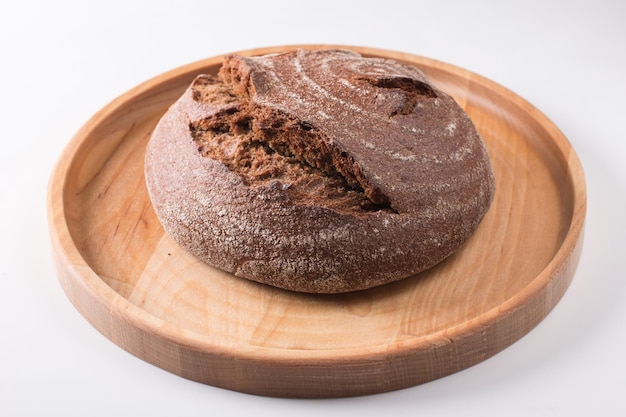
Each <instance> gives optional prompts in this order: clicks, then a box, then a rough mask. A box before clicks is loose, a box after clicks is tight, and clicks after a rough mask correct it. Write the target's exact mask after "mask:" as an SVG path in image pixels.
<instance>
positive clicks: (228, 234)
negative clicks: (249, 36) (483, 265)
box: [145, 50, 495, 293]
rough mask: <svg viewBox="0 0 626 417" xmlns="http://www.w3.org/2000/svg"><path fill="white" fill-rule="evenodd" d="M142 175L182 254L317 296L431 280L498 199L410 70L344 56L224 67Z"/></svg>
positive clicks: (486, 164)
mask: <svg viewBox="0 0 626 417" xmlns="http://www.w3.org/2000/svg"><path fill="white" fill-rule="evenodd" d="M145 174H146V183H147V186H148V191H149V194H150V198H151V200H152V203H153V206H154V209H155V211H156V213H157V215H158V217H159V219H160V221H161V223H162V224H163V227H164V228H165V230H166V232H167V233H169V234H170V235H171V236H172V237H173V238H174V239H175V240H176V241H177V242H178V244H180V245H181V246H182V247H183V248H185V249H186V250H188V251H189V252H190V253H192V254H193V255H195V256H196V257H198V258H199V259H201V260H202V261H205V262H206V263H208V264H210V265H213V266H215V267H218V268H220V269H223V270H225V271H228V272H230V273H232V274H234V275H235V276H237V277H242V278H246V279H250V280H253V281H257V282H261V283H265V284H269V285H273V286H277V287H280V288H284V289H289V290H294V291H301V292H311V293H337V292H346V291H354V290H361V289H366V288H370V287H374V286H377V285H381V284H384V283H388V282H391V281H396V280H399V279H403V278H406V277H408V276H411V275H414V274H416V273H418V272H420V271H423V270H425V269H427V268H430V267H432V266H433V265H435V264H437V263H438V262H440V261H441V260H443V259H444V258H446V257H447V256H449V255H450V254H452V253H453V252H455V251H456V250H457V249H459V248H460V247H461V245H463V243H464V242H466V241H467V240H468V239H469V238H470V236H471V235H472V234H473V232H474V231H475V229H476V228H477V226H478V224H479V223H480V221H481V219H482V218H483V216H484V215H485V214H486V212H487V210H488V208H489V206H490V204H491V201H492V199H493V195H494V190H495V185H494V176H493V171H492V167H491V163H490V160H489V156H488V154H487V151H486V148H485V146H484V143H483V141H482V139H481V137H480V136H479V134H478V132H477V131H476V128H475V127H474V125H473V124H472V122H471V120H470V119H469V117H468V116H467V114H466V113H465V112H464V111H463V110H462V109H461V107H460V106H459V105H458V104H457V103H456V102H455V101H454V100H453V99H452V98H451V97H450V96H448V95H446V94H445V93H444V92H443V91H441V90H439V89H438V88H437V87H436V86H435V85H433V84H432V83H431V82H430V81H429V80H428V79H427V78H426V77H425V75H424V74H423V73H422V72H421V71H420V70H419V69H417V68H416V67H414V66H411V65H408V64H404V63H401V62H396V61H391V60H387V59H381V58H366V57H362V56H361V55H359V54H357V53H355V52H351V51H343V50H314V51H308V50H297V51H292V52H286V53H280V54H271V55H265V56H258V57H242V56H237V55H232V56H227V57H225V60H224V64H223V66H222V68H221V69H220V71H219V74H218V75H217V76H215V75H199V76H198V77H197V78H196V79H195V80H194V81H193V83H192V84H191V86H190V87H189V88H188V89H187V90H186V91H185V93H184V94H183V95H182V97H181V98H180V99H179V100H178V101H177V102H176V103H175V104H174V105H173V106H172V107H171V108H170V109H169V110H168V111H167V112H166V114H165V115H164V116H163V118H162V119H161V121H160V122H159V124H158V125H157V127H156V128H155V130H154V132H153V134H152V137H151V139H150V142H149V144H148V148H147V152H146V159H145Z"/></svg>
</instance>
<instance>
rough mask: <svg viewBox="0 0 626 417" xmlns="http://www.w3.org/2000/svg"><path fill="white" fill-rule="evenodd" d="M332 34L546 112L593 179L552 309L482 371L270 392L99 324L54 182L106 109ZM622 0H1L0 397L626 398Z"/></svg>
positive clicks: (25, 410) (4, 409) (69, 408)
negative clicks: (475, 81)
mask: <svg viewBox="0 0 626 417" xmlns="http://www.w3.org/2000/svg"><path fill="white" fill-rule="evenodd" d="M295 43H332V44H346V45H362V46H371V47H378V48H385V49H394V50H400V51H404V52H409V53H413V54H419V55H425V56H428V57H431V58H435V59H438V60H442V61H446V62H449V63H452V64H455V65H458V66H461V67H464V68H467V69H469V70H471V71H474V72H477V73H479V74H481V75H484V76H486V77H488V78H491V79H492V80H494V81H496V82H498V83H500V84H502V85H504V86H506V87H508V88H509V89H511V90H513V91H514V92H516V93H518V94H519V95H521V96H522V97H524V98H526V99H527V100H529V101H530V102H531V103H533V104H534V105H535V106H536V107H538V108H539V109H540V110H541V111H543V112H544V113H545V114H546V115H547V116H548V117H549V118H550V119H551V120H552V121H553V122H554V123H555V124H556V125H557V126H559V127H560V129H561V130H562V131H563V132H564V133H565V135H566V136H567V137H568V138H569V140H570V141H571V143H572V145H573V146H574V148H575V150H576V151H577V153H578V154H579V156H580V158H581V160H582V163H583V166H584V169H585V174H586V179H587V187H588V198H589V199H588V215H587V225H586V236H585V245H584V249H583V255H582V258H581V261H580V265H579V268H578V271H577V273H576V275H575V277H574V281H573V283H572V285H571V286H570V288H569V290H568V291H567V293H566V294H565V296H564V298H563V299H562V300H561V302H560V303H559V304H558V305H557V307H556V308H555V309H554V310H553V312H552V313H551V314H550V315H549V316H548V317H547V318H546V319H545V320H544V321H543V322H542V323H541V324H540V325H539V326H538V327H537V328H535V329H534V330H533V331H531V332H530V333H529V334H528V335H527V336H526V337H524V338H522V339H521V340H520V341H519V342H517V343H515V344H514V345H513V346H511V347H510V348H508V349H506V350H504V351H503V352H501V353H499V354H497V355H496V356H494V357H493V358H491V359H488V360H487V361H485V362H482V363H480V364H478V365H476V366H474V367H472V368H470V369H467V370H464V371H462V372H459V373H457V374H454V375H451V376H448V377H446V378H442V379H440V380H437V381H434V382H431V383H428V384H425V385H421V386H417V387H412V388H407V389H403V390H399V391H396V392H391V393H386V394H380V395H373V396H367V397H360V398H348V399H339V400H286V399H276V398H264V397H257V396H252V395H246V394H241V393H237V392H232V391H227V390H223V389H218V388H214V387H210V386H205V385H201V384H198V383H194V382H190V381H187V380H185V379H182V378H180V377H177V376H175V375H172V374H169V373H167V372H165V371H162V370H161V369H159V368H156V367H154V366H152V365H150V364H147V363H145V362H143V361H141V360H139V359H137V358H135V357H133V356H131V355H130V354H128V353H126V352H125V351H123V350H122V349H120V348H118V347H117V346H116V345H114V344H113V343H112V342H110V341H109V340H108V339H106V338H105V337H103V336H102V335H100V334H99V333H98V332H97V331H96V330H95V329H94V328H92V327H91V326H90V325H89V324H88V323H87V322H86V320H84V319H83V318H82V316H81V315H80V314H79V313H78V312H77V311H76V310H75V309H74V307H73V306H72V305H71V303H70V302H69V301H68V299H67V298H66V297H65V294H64V293H63V290H62V289H61V287H60V285H59V284H58V281H57V279H56V276H55V273H54V270H53V267H52V260H51V259H52V257H51V248H50V243H49V238H48V229H47V223H46V201H45V198H46V187H47V183H48V179H49V176H50V173H51V172H52V169H53V167H54V164H55V162H56V160H57V158H58V157H59V156H60V154H61V152H62V150H63V148H64V147H65V145H66V144H67V142H68V141H69V140H70V138H71V137H72V136H73V134H74V133H75V132H76V131H77V130H78V128H79V127H80V126H81V125H82V124H83V123H85V122H86V121H87V120H88V119H89V118H90V117H91V116H92V115H93V114H94V113H95V112H96V111H97V110H98V109H100V108H101V107H103V106H104V105H105V104H107V103H108V102H109V101H111V100H112V99H114V98H115V97H116V96H118V95H120V94H122V93H123V92H125V91H126V90H128V89H130V88H131V87H133V86H135V85H137V84H139V83H141V82H143V81H145V80H147V79H149V78H151V77H154V76H157V75H159V74H160V73H162V72H165V71H167V70H170V69H173V68H175V67H178V66H181V65H184V64H187V63H190V62H193V61H197V60H200V59H203V58H206V57H210V56H214V55H218V54H223V53H226V52H232V51H236V50H242V49H250V48H255V47H261V46H270V45H279V44H295ZM625 97H626V2H622V1H619V0H614V1H610V0H593V1H573V0H564V1H549V0H525V1H516V2H506V1H473V2H472V1H434V0H431V1H427V2H426V1H414V2H409V1H406V2H396V1H391V0H387V1H380V0H379V1H376V2H374V1H367V0H363V1H358V2H353V1H351V2H340V1H339V0H334V1H324V0H311V1H310V2H308V3H297V2H295V1H289V2H287V1H286V2H277V1H269V0H256V1H244V0H238V1H226V0H222V1H220V2H215V4H214V3H212V2H209V1H202V2H201V1H197V2H193V1H180V0H179V1H171V2H166V1H156V0H155V1H146V2H141V3H139V2H132V1H130V0H126V1H111V0H109V1H101V2H87V1H38V2H29V1H23V0H19V1H18V0H0V335H1V339H0V415H2V416H20V415H27V416H42V415H59V416H123V415H146V416H161V415H176V416H195V415H215V416H222V415H223V416H227V415H240V416H244V415H255V416H257V417H259V416H264V415H268V416H270V415H271V416H273V417H278V416H283V415H285V416H286V415H297V416H299V417H300V416H301V417H304V416H313V415H315V416H323V415H326V414H341V415H344V416H345V415H359V416H374V415H376V416H378V415H381V414H382V413H385V415H389V416H394V417H396V416H400V415H409V414H411V415H429V416H444V415H446V416H447V415H463V416H471V415H481V416H502V415H506V416H529V415H533V416H576V415H581V416H586V415H597V416H618V415H619V416H624V415H626V395H625V394H626V359H624V353H623V352H624V351H625V350H626V346H625V345H626V274H625V267H624V263H625V262H626V244H625V243H626V238H625V231H626V227H625V219H626V216H625V214H626V168H625V165H626V135H625V133H624V132H625V129H624V120H625V118H626V105H625V104H624V103H625V101H624V100H625Z"/></svg>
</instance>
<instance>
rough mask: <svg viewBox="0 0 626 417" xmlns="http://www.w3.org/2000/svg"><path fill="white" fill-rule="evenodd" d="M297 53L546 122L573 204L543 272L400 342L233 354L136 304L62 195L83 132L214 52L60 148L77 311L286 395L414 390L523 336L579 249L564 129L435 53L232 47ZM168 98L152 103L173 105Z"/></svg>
mask: <svg viewBox="0 0 626 417" xmlns="http://www.w3.org/2000/svg"><path fill="white" fill-rule="evenodd" d="M296 48H309V49H312V48H324V49H328V48H344V49H352V50H355V51H357V52H360V53H362V54H364V55H367V56H379V57H385V58H391V59H397V60H400V61H407V62H412V63H414V64H416V65H420V66H422V67H424V68H427V69H429V70H431V71H443V72H447V73H451V74H453V75H455V76H458V77H462V78H464V79H466V80H467V81H468V84H469V83H471V84H472V85H473V86H477V87H480V88H482V89H484V90H485V91H489V92H490V93H492V94H494V95H496V96H499V97H500V98H501V99H502V100H505V101H506V102H507V103H508V104H510V105H512V106H514V107H516V108H517V109H519V111H521V112H524V113H525V115H526V116H527V117H529V118H530V119H532V120H533V121H534V122H535V123H537V124H538V125H540V126H541V128H542V129H545V131H546V132H547V134H548V135H549V137H550V139H551V140H552V143H551V144H549V147H550V150H549V151H548V152H553V153H557V154H558V155H556V158H557V159H558V160H559V161H562V164H563V165H564V166H563V167H561V168H559V170H561V171H563V172H566V176H567V178H563V179H562V181H563V183H564V185H565V186H566V187H570V191H569V194H568V196H569V197H568V199H569V201H568V204H569V205H570V207H568V210H571V219H570V218H568V219H566V220H567V221H566V225H565V227H566V228H567V230H566V232H565V234H564V238H563V240H562V243H561V244H560V247H559V248H558V250H557V251H556V253H555V254H554V256H553V257H552V259H551V260H550V261H549V262H548V264H547V265H546V267H545V268H544V269H543V270H542V271H541V272H540V273H539V274H538V275H537V276H536V277H535V278H534V279H533V280H532V281H531V282H529V283H528V285H526V286H525V287H523V288H522V289H521V290H519V291H518V292H517V293H516V294H515V295H514V296H512V297H510V298H508V299H506V300H504V301H503V302H502V303H501V304H499V305H498V306H497V307H495V308H491V309H489V310H487V311H485V312H483V313H482V314H479V315H478V316H476V317H472V318H470V319H468V320H467V321H465V322H462V323H459V324H456V325H454V326H452V327H448V328H445V329H444V330H439V331H437V332H434V333H432V334H428V335H426V336H420V337H415V338H408V339H404V340H399V341H397V342H396V343H394V344H393V346H389V345H388V344H378V345H377V344H373V345H372V346H368V347H367V348H358V349H320V350H314V349H285V348H275V347H262V346H254V347H253V346H249V347H248V348H241V349H238V350H236V351H233V350H230V349H228V348H224V347H223V346H219V345H217V344H215V343H213V342H211V341H210V340H209V339H208V338H206V337H205V336H204V335H202V334H198V333H194V332H191V331H188V330H187V329H181V328H178V327H176V326H174V325H172V324H171V323H168V322H167V321H166V320H163V319H161V318H159V317H156V316H154V315H152V314H150V313H148V312H146V311H144V310H143V309H142V308H140V307H139V306H137V305H135V304H133V303H132V302H130V301H129V300H127V299H126V298H124V297H123V296H121V295H120V294H119V293H118V292H116V291H115V290H114V289H113V288H111V287H110V286H109V285H107V283H106V282H104V281H103V279H102V278H101V277H100V276H99V275H98V274H97V273H96V272H95V271H94V270H92V268H91V267H90V265H89V263H88V262H87V260H86V259H85V258H84V257H83V256H82V255H81V252H80V251H79V249H78V248H77V245H76V242H75V241H74V239H73V237H72V233H71V230H70V227H69V225H68V222H67V213H66V202H67V199H69V198H72V196H71V195H67V194H68V193H67V192H66V184H67V181H68V175H69V170H70V167H71V166H72V163H73V162H74V159H75V156H76V154H77V152H79V150H80V148H81V145H82V144H83V142H84V141H85V139H86V138H88V137H89V136H90V135H91V134H92V133H93V132H94V131H95V129H96V128H97V127H99V126H100V125H101V124H103V123H107V119H108V118H109V117H110V116H111V115H112V114H113V113H115V112H116V111H117V110H118V109H119V108H121V107H123V106H126V107H128V106H133V103H139V102H141V103H144V101H145V100H146V97H149V96H155V97H160V96H159V94H160V93H162V92H163V91H164V90H167V88H170V89H171V87H168V85H169V84H171V83H172V82H177V83H180V85H181V86H184V85H185V84H186V83H188V80H189V79H190V78H192V77H193V75H195V74H198V73H200V72H201V70H202V69H204V68H207V67H212V66H216V65H219V63H221V61H222V58H223V56H216V57H213V58H209V59H206V60H202V61H198V62H195V63H192V64H189V65H185V66H182V67H180V68H177V69H174V70H172V71H169V72H167V73H164V74H162V75H159V76H157V77H155V78H153V79H151V80H149V81H147V82H145V83H143V84H141V85H139V86H137V87H135V88H133V89H131V90H130V91H128V92H126V93H125V94H123V95H121V96H120V97H118V98H117V99H115V100H113V101H112V102H111V103H110V104H108V105H107V106H105V107H104V108H103V109H102V110H100V111H99V112H98V113H97V114H95V115H94V116H93V117H92V118H91V119H90V120H89V121H88V122H87V123H86V124H85V125H84V126H83V127H82V128H81V129H80V130H79V131H78V132H77V133H76V135H75V136H74V137H73V139H72V140H71V141H70V143H69V144H68V145H67V147H66V149H65V150H64V152H63V154H62V155H61V157H60V159H59V161H58V164H57V166H56V167H55V170H54V172H53V174H52V176H51V179H50V184H49V189H48V221H49V227H50V234H51V240H52V248H53V252H54V255H55V262H56V267H57V273H58V277H59V281H60V283H61V285H62V287H63V289H64V290H65V292H66V294H67V296H68V298H69V299H70V300H71V301H72V303H73V304H74V305H75V307H76V308H77V310H78V311H79V312H80V313H81V314H82V315H83V316H84V317H85V318H86V319H87V320H88V321H89V322H90V323H92V325H94V327H96V328H97V329H98V330H99V331H100V332H101V333H103V334H104V335H105V336H106V337H107V338H109V339H110V340H112V341H113V342H114V343H116V344H118V345H119V346H120V347H122V348H124V349H125V350H127V351H129V352H131V353H132V354H134V355H136V356H138V357H140V358H141V359H143V360H146V361H147V362H149V363H152V364H154V365H156V366H158V367H161V368H163V369H166V370H168V371H170V372H173V373H175V374H177V375H180V376H183V377H185V378H188V379H192V380H195V381H199V382H203V383H206V384H210V385H214V386H219V387H224V388H228V389H233V390H237V391H242V392H248V393H253V394H259V395H271V396H285V397H338V396H354V395H364V394H372V393H378V392H384V391H390V390H394V389H399V388H404V387H408V386H413V385H417V384H420V383H423V382H427V381H430V380H433V379H436V378H439V377H442V376H446V375H448V374H451V373H453V372H456V371H459V370H462V369H464V368H467V367H469V366H471V365H473V364H475V363H478V362H480V361H482V360H484V359H486V358H488V357H490V356H492V355H493V354H495V353H497V352H499V351H501V350H502V349H504V348H506V347H507V346H509V345H510V344H512V343H513V342H515V341H516V340H518V339H519V338H520V337H522V336H523V335H525V334H526V333H528V332H529V331H530V330H531V329H532V328H533V327H534V326H535V325H536V324H538V323H539V322H540V321H541V320H542V319H543V318H544V317H545V316H546V315H547V314H548V313H549V312H550V311H551V310H552V308H553V307H554V306H555V305H556V303H557V302H558V301H559V299H560V298H561V296H562V295H563V294H564V292H565V291H566V289H567V287H568V286H569V283H570V282H571V279H572V277H573V275H574V271H575V269H576V266H577V263H578V259H579V256H580V252H581V249H582V241H583V239H582V237H583V228H584V220H585V213H586V186H585V180H584V174H583V170H582V166H581V164H580V161H579V159H578V157H577V156H576V153H575V152H574V150H573V149H572V147H571V145H570V143H569V142H568V140H567V139H566V138H565V136H564V135H563V134H562V133H561V132H560V131H559V129H558V128H557V127H556V126H555V125H554V124H553V123H552V122H551V121H550V120H549V119H548V118H547V117H546V116H545V115H543V114H542V113H541V112H540V111H539V110H537V109H536V108H535V107H534V106H532V105H531V104H530V103H528V102H527V101H526V100H524V99H522V98H521V97H519V96H517V95H516V94H514V93H513V92H511V91H509V90H508V89H506V88H504V87H502V86H500V85H499V84H497V83H495V82H493V81H490V80H488V79H486V78H484V77H482V76H480V75H477V74H475V73H472V72H470V71H467V70H465V69H462V68H459V67H456V66H453V65H450V64H447V63H443V62H440V61H436V60H433V59H429V58H425V57H421V56H416V55H412V54H407V53H402V52H397V51H389V50H382V49H374V48H367V47H355V46H345V45H289V46H276V47H268V48H260V49H251V50H247V51H239V52H237V53H239V54H243V55H262V54H266V53H273V52H281V51H286V50H293V49H296ZM173 80H174V81H173ZM449 93H450V94H452V95H453V96H454V95H455V92H449ZM139 98H141V100H139ZM175 98H176V95H170V96H167V98H166V99H167V100H169V102H173V100H175ZM455 98H456V97H455ZM162 100H164V99H163V98H161V101H160V102H157V103H154V106H158V107H159V108H162V107H163V106H167V103H164V102H163V101H162ZM151 104H152V103H151ZM142 105H145V103H144V104H142ZM152 110H153V111H154V109H152ZM146 111H148V110H146ZM557 175H558V174H557ZM346 370H349V371H350V372H346Z"/></svg>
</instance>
